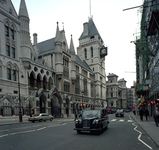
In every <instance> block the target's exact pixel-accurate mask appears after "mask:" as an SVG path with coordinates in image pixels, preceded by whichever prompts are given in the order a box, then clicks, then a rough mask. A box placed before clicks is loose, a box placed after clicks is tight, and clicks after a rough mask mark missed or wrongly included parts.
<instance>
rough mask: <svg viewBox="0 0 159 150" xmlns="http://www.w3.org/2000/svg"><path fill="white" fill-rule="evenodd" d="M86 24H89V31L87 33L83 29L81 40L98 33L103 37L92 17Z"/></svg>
mask: <svg viewBox="0 0 159 150" xmlns="http://www.w3.org/2000/svg"><path fill="white" fill-rule="evenodd" d="M86 24H88V33H85V31H84V30H83V32H82V34H81V36H80V38H79V40H81V39H84V38H87V37H92V36H95V35H98V36H99V37H101V36H100V34H99V32H98V30H97V28H96V26H95V24H94V21H93V19H92V18H90V19H89V21H88V23H86Z"/></svg>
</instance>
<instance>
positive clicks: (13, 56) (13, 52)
mask: <svg viewBox="0 0 159 150" xmlns="http://www.w3.org/2000/svg"><path fill="white" fill-rule="evenodd" d="M12 58H15V47H12Z"/></svg>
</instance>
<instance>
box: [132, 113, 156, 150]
mask: <svg viewBox="0 0 159 150" xmlns="http://www.w3.org/2000/svg"><path fill="white" fill-rule="evenodd" d="M130 117H131V118H132V119H133V120H134V121H135V122H136V123H137V124H138V125H139V127H140V128H141V129H142V130H143V131H144V132H145V134H146V135H147V136H148V137H149V138H150V139H151V140H152V142H153V143H154V144H155V145H156V147H159V144H158V143H157V142H156V141H155V140H154V139H153V138H152V137H151V135H150V134H148V132H147V131H146V130H145V129H144V127H143V126H142V125H141V124H140V123H139V122H138V120H137V119H136V117H135V116H133V115H131V114H130Z"/></svg>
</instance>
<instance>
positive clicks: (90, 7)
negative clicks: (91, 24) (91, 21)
mask: <svg viewBox="0 0 159 150" xmlns="http://www.w3.org/2000/svg"><path fill="white" fill-rule="evenodd" d="M89 18H92V0H89Z"/></svg>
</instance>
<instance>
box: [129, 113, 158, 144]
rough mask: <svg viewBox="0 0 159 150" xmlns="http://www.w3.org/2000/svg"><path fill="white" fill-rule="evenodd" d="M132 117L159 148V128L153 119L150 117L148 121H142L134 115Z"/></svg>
mask: <svg viewBox="0 0 159 150" xmlns="http://www.w3.org/2000/svg"><path fill="white" fill-rule="evenodd" d="M130 116H131V117H132V118H133V119H134V120H135V121H136V122H137V123H138V124H139V126H140V127H141V128H142V129H143V130H144V131H145V132H146V133H147V134H148V136H149V137H150V138H151V139H152V140H153V141H154V143H155V144H156V145H157V146H158V147H159V127H156V125H155V122H154V120H153V117H150V118H149V120H148V121H146V120H145V118H144V120H143V121H140V118H139V116H138V115H134V114H133V113H131V114H130Z"/></svg>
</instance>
